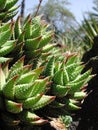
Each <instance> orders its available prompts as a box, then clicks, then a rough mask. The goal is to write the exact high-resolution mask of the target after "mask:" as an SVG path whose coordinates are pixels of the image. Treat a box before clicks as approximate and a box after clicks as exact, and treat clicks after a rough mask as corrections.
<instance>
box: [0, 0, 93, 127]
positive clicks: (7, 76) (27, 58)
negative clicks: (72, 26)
mask: <svg viewBox="0 0 98 130" xmlns="http://www.w3.org/2000/svg"><path fill="white" fill-rule="evenodd" d="M17 1H18V0H0V7H1V8H0V13H1V14H0V20H1V25H0V118H1V119H2V121H3V122H4V123H5V124H6V125H8V126H13V127H14V126H15V127H16V126H19V125H24V124H26V125H31V126H34V125H41V124H44V123H47V122H48V120H47V119H48V118H51V116H52V115H49V114H50V113H54V115H56V116H58V117H59V116H60V115H62V114H61V113H62V112H61V111H64V115H62V117H63V116H65V118H64V120H65V122H67V125H68V126H69V122H70V121H69V118H68V116H66V114H69V113H70V111H71V110H77V109H80V106H79V104H80V102H81V101H82V99H84V98H85V97H86V95H87V94H86V92H85V89H86V88H85V86H86V84H87V82H88V81H89V80H90V79H91V78H92V77H93V75H91V69H90V70H88V71H86V72H85V73H81V72H82V70H83V68H84V65H83V64H82V63H81V60H79V58H78V56H77V55H73V54H69V53H67V52H66V53H65V54H64V55H63V54H62V52H64V50H62V48H61V50H60V49H57V48H55V46H56V43H55V44H54V43H52V44H50V41H51V40H52V37H53V35H54V32H53V31H52V30H50V29H49V24H47V23H46V22H45V21H44V20H42V17H41V16H37V17H34V18H33V19H32V18H31V16H30V15H28V16H27V17H26V19H25V20H24V22H23V23H21V17H18V18H17V19H16V20H15V21H14V20H11V18H12V17H13V16H14V15H15V14H16V10H17V8H18V7H15V6H14V5H15V4H16V2H17ZM9 20H11V21H10V22H7V21H9ZM52 49H53V50H52ZM60 51H61V52H60ZM32 64H33V65H32ZM32 66H33V67H32ZM41 108H43V109H41ZM58 108H61V109H60V111H59V115H57V111H56V110H59V109H58ZM51 109H52V111H50V110H51ZM44 110H46V113H44ZM40 111H41V112H40ZM47 111H50V113H48V112H47ZM44 114H45V115H44ZM40 116H42V117H43V118H42V117H40ZM44 117H45V118H44ZM66 117H67V118H68V119H67V118H66ZM70 119H71V118H70ZM54 120H55V119H54Z"/></svg>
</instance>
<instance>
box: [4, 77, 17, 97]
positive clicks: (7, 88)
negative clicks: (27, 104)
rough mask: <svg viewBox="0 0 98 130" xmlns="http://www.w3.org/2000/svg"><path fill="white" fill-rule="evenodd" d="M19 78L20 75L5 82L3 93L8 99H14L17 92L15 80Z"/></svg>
mask: <svg viewBox="0 0 98 130" xmlns="http://www.w3.org/2000/svg"><path fill="white" fill-rule="evenodd" d="M17 78H18V76H17V75H16V76H14V77H12V78H11V79H9V80H8V82H7V83H5V85H4V87H3V94H4V96H5V97H6V98H8V99H14V94H15V81H16V79H17Z"/></svg>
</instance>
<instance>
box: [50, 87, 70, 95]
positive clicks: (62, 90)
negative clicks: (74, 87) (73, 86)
mask: <svg viewBox="0 0 98 130" xmlns="http://www.w3.org/2000/svg"><path fill="white" fill-rule="evenodd" d="M69 90H70V87H68V86H62V85H53V86H52V91H53V93H54V94H55V95H56V96H59V97H64V96H66V95H67V94H68V91H69Z"/></svg>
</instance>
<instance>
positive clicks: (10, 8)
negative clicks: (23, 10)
mask: <svg viewBox="0 0 98 130" xmlns="http://www.w3.org/2000/svg"><path fill="white" fill-rule="evenodd" d="M17 1H18V0H0V21H1V22H7V21H9V20H10V19H12V18H13V17H14V16H15V15H16V14H17V11H16V10H17V9H18V7H19V6H15V4H16V3H17Z"/></svg>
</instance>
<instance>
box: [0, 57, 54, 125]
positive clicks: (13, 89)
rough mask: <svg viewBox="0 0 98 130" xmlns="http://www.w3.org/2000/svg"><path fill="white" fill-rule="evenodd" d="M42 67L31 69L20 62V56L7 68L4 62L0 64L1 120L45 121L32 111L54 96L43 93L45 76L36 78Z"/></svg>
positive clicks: (40, 122) (14, 121) (47, 80)
mask: <svg viewBox="0 0 98 130" xmlns="http://www.w3.org/2000/svg"><path fill="white" fill-rule="evenodd" d="M42 70H43V67H40V68H37V69H33V70H31V65H25V66H24V57H22V58H21V59H19V60H18V61H17V62H16V63H15V64H14V65H13V66H11V68H10V69H8V62H7V63H6V64H4V66H2V65H0V109H1V112H2V113H1V115H2V118H3V121H4V122H5V123H7V124H10V125H18V124H19V123H26V124H28V123H29V124H32V125H34V124H35V125H40V124H43V123H45V122H47V120H44V119H42V118H41V117H39V116H37V115H36V114H35V113H34V111H35V110H37V109H40V108H42V107H44V106H46V105H47V104H49V103H50V102H52V101H53V100H54V99H55V96H49V95H45V93H46V90H47V84H48V82H49V77H46V78H43V79H40V77H39V76H40V73H41V72H42Z"/></svg>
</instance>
